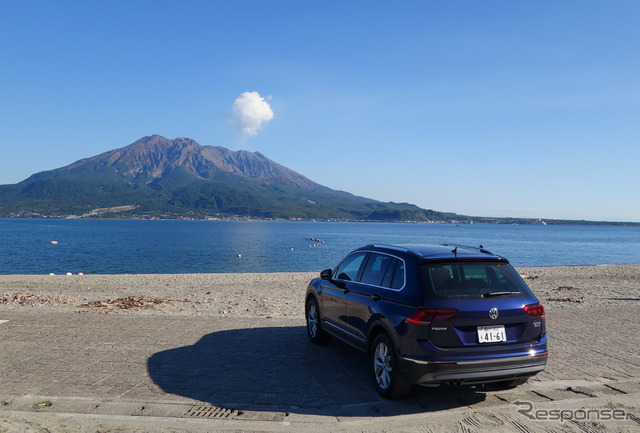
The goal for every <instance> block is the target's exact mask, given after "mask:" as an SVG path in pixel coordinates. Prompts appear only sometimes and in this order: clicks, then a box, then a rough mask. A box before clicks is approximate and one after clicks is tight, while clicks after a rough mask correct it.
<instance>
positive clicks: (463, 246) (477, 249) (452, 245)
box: [442, 244, 495, 256]
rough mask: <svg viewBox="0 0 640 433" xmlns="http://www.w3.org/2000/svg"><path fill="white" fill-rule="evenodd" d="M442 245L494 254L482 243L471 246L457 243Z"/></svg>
mask: <svg viewBox="0 0 640 433" xmlns="http://www.w3.org/2000/svg"><path fill="white" fill-rule="evenodd" d="M442 246H444V247H454V248H464V249H466V250H473V251H478V252H479V253H484V254H491V255H492V256H495V254H494V253H492V252H491V251H489V250H487V249H486V248H485V247H484V246H483V245H482V244H480V246H479V247H471V246H469V245H457V244H442Z"/></svg>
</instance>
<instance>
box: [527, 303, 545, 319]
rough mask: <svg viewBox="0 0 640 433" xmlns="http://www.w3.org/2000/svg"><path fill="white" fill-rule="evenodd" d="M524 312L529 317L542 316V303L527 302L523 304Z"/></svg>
mask: <svg viewBox="0 0 640 433" xmlns="http://www.w3.org/2000/svg"><path fill="white" fill-rule="evenodd" d="M523 309H524V312H525V313H527V314H528V315H529V316H531V317H541V318H544V307H543V306H542V304H529V305H525V306H524V308H523Z"/></svg>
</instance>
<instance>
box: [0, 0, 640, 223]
mask: <svg viewBox="0 0 640 433" xmlns="http://www.w3.org/2000/svg"><path fill="white" fill-rule="evenodd" d="M638 22H640V2H637V1H615V2H602V1H598V2H596V1H536V2H520V1H490V2H489V1H484V2H480V1H456V2H446V1H415V2H414V1H407V2H393V3H391V2H379V1H325V2H307V1H257V0H256V1H242V0H239V1H233V2H229V1H131V0H130V1H115V0H113V1H77V2H71V1H29V0H21V1H17V0H16V1H8V0H0V150H1V155H2V156H1V158H0V184H10V183H17V182H20V181H21V180H24V179H25V178H27V177H28V176H29V175H31V174H33V173H36V172H39V171H43V170H49V169H53V168H58V167H62V166H65V165H68V164H70V163H72V162H74V161H76V160H79V159H82V158H85V157H89V156H93V155H97V154H100V153H102V152H105V151H108V150H111V149H114V148H118V147H123V146H125V145H128V144H130V143H132V142H134V141H136V140H137V139H139V138H141V137H143V136H146V135H152V134H160V135H163V136H165V137H168V138H176V137H189V138H192V139H194V140H196V141H197V142H199V143H200V144H202V145H215V146H224V147H227V148H230V149H233V150H239V149H245V150H250V151H258V152H261V153H263V154H264V155H266V156H267V157H269V158H270V159H272V160H274V161H276V162H278V163H280V164H282V165H284V166H286V167H289V168H291V169H293V170H295V171H297V172H299V173H301V174H303V175H305V176H307V177H308V178H310V179H312V180H313V181H316V182H318V183H320V184H323V185H326V186H328V187H330V188H334V189H339V190H345V191H349V192H351V193H354V194H357V195H362V196H365V197H369V198H374V199H377V200H382V201H395V202H409V203H414V204H417V205H419V206H421V207H424V208H428V209H435V210H439V211H451V212H457V213H462V214H467V215H479V216H518V217H536V218H538V217H540V218H567V219H589V220H612V221H640V200H638V196H639V193H638V190H639V189H640V170H639V169H638V165H639V164H640V143H638V139H639V137H640V134H639V133H640V48H639V47H640V26H638ZM245 92H249V93H251V94H253V93H252V92H257V93H258V94H259V97H260V98H262V100H263V102H264V104H268V106H269V107H270V109H271V112H272V118H269V119H267V118H264V119H263V121H262V122H259V124H258V125H256V128H255V129H254V131H253V132H254V133H253V135H251V134H248V133H246V131H245V132H243V131H242V130H241V129H240V128H239V125H238V122H237V121H235V122H234V119H235V117H234V116H236V113H235V112H234V102H235V101H236V100H237V99H238V98H239V97H240V96H241V95H243V94H245ZM236 120H237V119H236ZM258 127H259V128H258Z"/></svg>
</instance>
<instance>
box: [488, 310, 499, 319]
mask: <svg viewBox="0 0 640 433" xmlns="http://www.w3.org/2000/svg"><path fill="white" fill-rule="evenodd" d="M489 317H490V318H492V319H493V320H495V319H497V318H498V309H497V308H496V307H493V308H492V309H490V310H489Z"/></svg>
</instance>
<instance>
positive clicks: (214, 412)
mask: <svg viewBox="0 0 640 433" xmlns="http://www.w3.org/2000/svg"><path fill="white" fill-rule="evenodd" d="M236 415H238V411H237V410H235V409H226V408H224V407H217V406H193V407H190V408H189V410H188V411H187V412H185V414H184V415H183V416H185V417H190V418H230V417H232V416H236Z"/></svg>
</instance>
